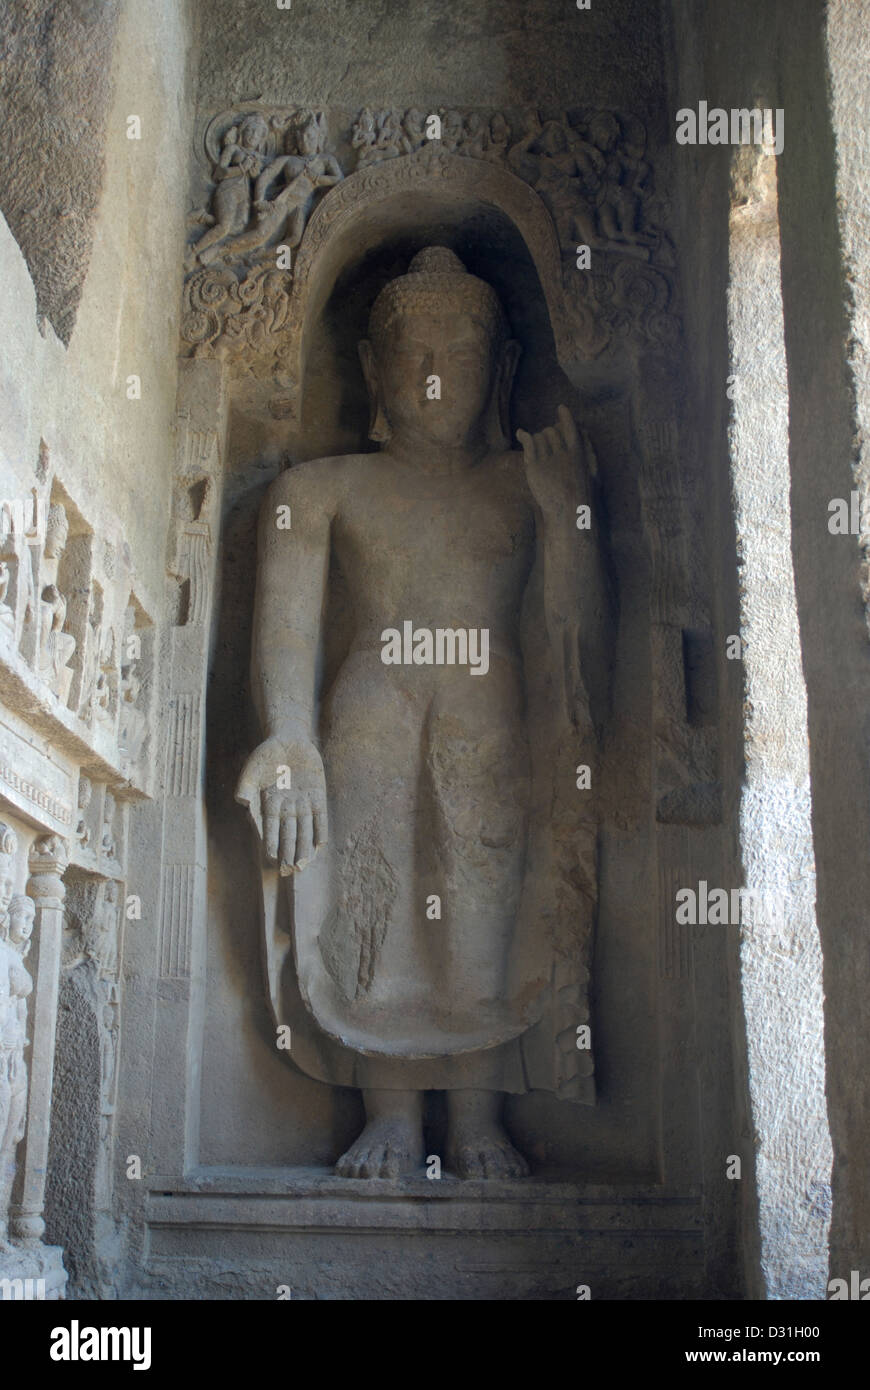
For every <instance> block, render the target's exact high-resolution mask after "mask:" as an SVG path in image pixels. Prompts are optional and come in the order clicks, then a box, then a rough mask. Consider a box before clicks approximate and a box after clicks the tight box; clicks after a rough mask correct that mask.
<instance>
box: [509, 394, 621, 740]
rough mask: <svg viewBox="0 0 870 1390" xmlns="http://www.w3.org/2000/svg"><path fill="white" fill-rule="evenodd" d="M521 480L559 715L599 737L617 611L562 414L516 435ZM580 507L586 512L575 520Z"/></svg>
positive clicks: (572, 437) (576, 451)
mask: <svg viewBox="0 0 870 1390" xmlns="http://www.w3.org/2000/svg"><path fill="white" fill-rule="evenodd" d="M517 437H518V438H519V440H520V443H521V444H522V446H523V453H524V458H525V467H526V478H527V481H528V483H529V487H530V489H531V492H532V495H533V496H534V498H535V501H536V502H537V504H538V511H539V515H538V529H539V543H540V544H541V545H542V547H543V561H544V608H545V620H546V625H547V636H548V639H549V641H550V644H551V647H552V649H553V652H554V657H555V663H556V668H557V670H558V671H559V673H560V676H561V682H560V684H561V688H562V695H563V702H564V712H565V715H566V717H567V718H568V720H569V721H570V722H571V723H572V724H574V725H579V724H581V723H583V722H586V721H587V720H591V723H592V725H593V727H594V728H595V730H596V731H600V729H601V726H602V724H603V722H604V719H605V717H606V713H607V705H608V700H609V690H610V676H611V667H612V644H613V637H614V628H615V607H614V602H613V595H612V592H611V588H610V584H609V582H608V579H607V572H606V568H605V565H604V557H603V549H602V539H601V529H600V524H599V518H598V517H597V516H596V514H595V506H594V496H593V481H592V467H591V464H592V459H591V450H590V449H589V447H588V445H585V444H584V443H583V442H581V440H580V439H579V438H578V435H577V430H576V427H575V425H574V421H573V420H572V418H571V416H570V414H569V412H568V411H567V410H566V409H565V407H564V406H561V407H560V409H559V423H558V425H556V426H553V427H551V428H550V429H546V430H542V431H541V432H540V433H539V434H536V435H535V436H534V437H532V436H530V435H528V434H526V433H525V432H524V431H518V432H517ZM578 507H589V509H590V513H589V516H588V520H589V523H590V524H589V525H588V526H586V525H585V524H584V525H582V526H578V520H580V521H581V522H584V523H585V522H586V520H587V515H586V514H585V513H582V514H580V515H579V517H578V511H577V509H578Z"/></svg>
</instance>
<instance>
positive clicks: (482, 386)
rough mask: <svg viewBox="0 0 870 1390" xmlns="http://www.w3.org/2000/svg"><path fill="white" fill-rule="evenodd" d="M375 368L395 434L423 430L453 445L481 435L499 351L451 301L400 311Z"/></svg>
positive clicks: (381, 346) (477, 324)
mask: <svg viewBox="0 0 870 1390" xmlns="http://www.w3.org/2000/svg"><path fill="white" fill-rule="evenodd" d="M376 371H377V377H378V381H379V384H380V391H381V400H382V402H383V405H384V409H385V410H386V414H387V418H388V420H389V422H390V426H391V428H392V430H393V432H394V433H399V434H403V433H404V434H410V435H417V436H420V435H422V436H424V437H425V438H427V439H429V440H431V441H432V442H433V443H436V444H442V445H445V446H447V447H452V448H461V447H463V446H467V445H470V444H472V443H474V442H475V441H476V440H477V439H478V437H479V435H480V432H481V428H482V424H483V421H484V418H485V415H486V411H487V407H488V405H489V402H490V398H491V396H492V390H493V385H494V380H495V373H496V355H495V352H494V351H493V345H492V342H491V339H490V334H489V332H488V330H487V329H486V328H485V327H484V326H483V324H481V323H480V322H478V320H477V319H474V318H472V317H471V316H470V315H468V314H463V313H457V311H456V309H455V308H450V307H449V306H445V307H444V308H443V309H438V310H434V311H427V312H425V313H407V314H401V315H399V316H398V317H397V318H396V319H394V320H393V322H392V324H391V326H390V329H389V331H388V333H387V336H386V339H385V341H383V342H382V343H380V344H379V348H378V351H377V353H376ZM433 377H437V378H438V381H437V383H435V382H433V380H432V378H433ZM438 392H440V398H439V396H438Z"/></svg>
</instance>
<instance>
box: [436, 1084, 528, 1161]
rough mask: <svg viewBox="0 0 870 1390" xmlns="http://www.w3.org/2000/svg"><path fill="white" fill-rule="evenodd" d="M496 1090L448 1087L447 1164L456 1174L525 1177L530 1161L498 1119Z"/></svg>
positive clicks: (498, 1107)
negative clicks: (516, 1147)
mask: <svg viewBox="0 0 870 1390" xmlns="http://www.w3.org/2000/svg"><path fill="white" fill-rule="evenodd" d="M502 1102H503V1097H502V1096H501V1095H500V1094H499V1092H497V1091H479V1090H467V1091H449V1092H448V1095H447V1168H448V1171H449V1172H451V1173H455V1174H456V1176H457V1177H458V1178H524V1177H526V1176H527V1175H528V1171H529V1165H528V1164H527V1163H526V1160H525V1159H524V1158H523V1156H522V1154H521V1153H518V1151H517V1150H516V1149H515V1148H514V1146H513V1144H512V1143H511V1141H510V1139H508V1137H507V1132H506V1131H505V1128H504V1125H503V1124H502V1122H501V1108H502Z"/></svg>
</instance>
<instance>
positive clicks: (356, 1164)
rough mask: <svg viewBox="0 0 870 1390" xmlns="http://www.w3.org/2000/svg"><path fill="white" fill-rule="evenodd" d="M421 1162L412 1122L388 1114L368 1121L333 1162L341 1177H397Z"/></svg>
mask: <svg viewBox="0 0 870 1390" xmlns="http://www.w3.org/2000/svg"><path fill="white" fill-rule="evenodd" d="M422 1162H423V1149H422V1145H421V1143H420V1132H419V1129H418V1127H417V1126H416V1125H411V1124H408V1123H407V1121H405V1120H403V1119H401V1118H399V1117H397V1116H390V1117H384V1118H382V1119H378V1120H371V1121H370V1123H369V1124H367V1125H366V1127H365V1129H364V1130H363V1132H362V1134H361V1135H360V1137H359V1139H357V1141H356V1143H355V1144H351V1146H350V1148H349V1149H348V1151H347V1153H345V1154H342V1156H341V1158H340V1159H339V1160H338V1162H337V1163H336V1165H335V1171H336V1173H338V1175H339V1177H342V1178H399V1177H401V1176H402V1174H404V1173H410V1172H412V1171H413V1169H415V1168H419V1167H420V1165H421V1163H422Z"/></svg>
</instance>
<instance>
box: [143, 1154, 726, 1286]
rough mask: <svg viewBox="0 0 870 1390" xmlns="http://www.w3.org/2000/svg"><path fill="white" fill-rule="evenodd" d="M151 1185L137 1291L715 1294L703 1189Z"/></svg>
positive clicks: (223, 1178) (187, 1181) (209, 1175)
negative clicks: (708, 1274)
mask: <svg viewBox="0 0 870 1390" xmlns="http://www.w3.org/2000/svg"><path fill="white" fill-rule="evenodd" d="M149 1189H150V1190H149V1192H148V1194H147V1196H146V1203H145V1219H146V1225H147V1229H148V1241H147V1246H146V1249H147V1251H148V1253H147V1258H146V1260H145V1263H144V1266H143V1267H142V1269H141V1270H140V1271H139V1275H138V1278H137V1279H136V1281H135V1285H134V1286H132V1287H131V1288H130V1289H129V1290H128V1291H127V1293H126V1295H125V1296H127V1297H135V1298H152V1299H161V1298H165V1299H176V1298H187V1299H191V1298H192V1299H271V1300H274V1299H277V1298H278V1297H283V1298H285V1299H286V1298H287V1297H291V1298H297V1299H299V1298H303V1299H421V1300H428V1299H462V1300H466V1299H472V1300H473V1299H483V1300H485V1299H491V1298H498V1299H504V1298H507V1299H511V1298H515V1299H551V1298H556V1299H559V1298H571V1299H576V1298H577V1296H578V1295H577V1286H578V1285H581V1284H583V1285H588V1286H589V1289H590V1296H591V1297H592V1298H638V1299H647V1298H699V1297H701V1298H702V1297H704V1296H705V1294H704V1293H703V1291H702V1285H703V1275H704V1251H703V1230H702V1208H701V1198H700V1194H699V1193H698V1192H697V1191H694V1190H688V1189H676V1188H667V1187H663V1186H658V1185H655V1184H648V1185H644V1184H632V1185H627V1186H620V1185H609V1184H601V1183H594V1184H593V1183H577V1182H576V1181H575V1182H571V1181H565V1180H564V1179H561V1178H558V1177H554V1178H549V1179H541V1178H528V1179H523V1180H522V1181H519V1182H516V1181H503V1182H500V1181H474V1180H467V1181H459V1180H458V1179H456V1178H452V1177H449V1176H447V1175H445V1176H444V1177H442V1178H441V1179H432V1180H429V1179H427V1178H425V1177H424V1176H422V1175H421V1176H419V1177H418V1176H416V1175H415V1176H412V1177H410V1178H405V1179H400V1180H380V1179H348V1178H339V1177H337V1176H336V1175H335V1174H334V1173H332V1172H331V1170H327V1169H314V1168H308V1169H302V1168H288V1169H285V1170H281V1169H274V1168H247V1169H241V1168H223V1169H220V1168H208V1169H206V1168H203V1169H199V1170H196V1171H194V1172H191V1173H188V1174H187V1175H186V1176H185V1177H184V1178H182V1179H178V1178H173V1179H169V1178H165V1177H164V1178H162V1179H161V1178H159V1177H157V1178H152V1179H151V1180H150V1182H149ZM279 1290H283V1292H282V1293H280V1294H279Z"/></svg>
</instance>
